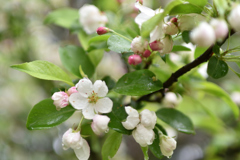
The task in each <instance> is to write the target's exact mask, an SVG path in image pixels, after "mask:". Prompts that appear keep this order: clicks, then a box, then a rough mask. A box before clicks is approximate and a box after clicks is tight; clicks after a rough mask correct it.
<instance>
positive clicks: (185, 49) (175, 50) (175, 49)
mask: <svg viewBox="0 0 240 160" xmlns="http://www.w3.org/2000/svg"><path fill="white" fill-rule="evenodd" d="M178 51H191V49H190V48H187V47H185V46H178V45H175V46H173V49H172V51H171V52H178Z"/></svg>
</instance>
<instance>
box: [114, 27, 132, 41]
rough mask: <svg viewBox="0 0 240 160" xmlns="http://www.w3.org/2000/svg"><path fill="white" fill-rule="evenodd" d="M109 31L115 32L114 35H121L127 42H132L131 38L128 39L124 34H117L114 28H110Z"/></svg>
mask: <svg viewBox="0 0 240 160" xmlns="http://www.w3.org/2000/svg"><path fill="white" fill-rule="evenodd" d="M110 32H112V33H114V34H116V35H118V36H120V37H122V38H124V39H126V40H128V41H129V42H132V40H131V39H129V38H127V37H125V36H123V35H121V34H119V33H117V32H115V31H114V30H112V29H110Z"/></svg>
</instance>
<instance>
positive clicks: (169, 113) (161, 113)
mask: <svg viewBox="0 0 240 160" xmlns="http://www.w3.org/2000/svg"><path fill="white" fill-rule="evenodd" d="M156 115H157V117H158V118H159V119H161V120H162V121H164V122H165V123H167V124H169V125H170V126H172V127H173V128H175V129H177V130H178V131H179V132H183V133H190V134H194V133H195V131H194V127H193V124H192V121H191V120H190V119H189V118H188V117H187V116H186V115H185V114H183V113H182V112H180V111H178V110H176V109H172V108H162V109H159V110H158V111H157V112H156Z"/></svg>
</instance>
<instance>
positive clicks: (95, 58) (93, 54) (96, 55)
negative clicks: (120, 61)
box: [88, 49, 104, 67]
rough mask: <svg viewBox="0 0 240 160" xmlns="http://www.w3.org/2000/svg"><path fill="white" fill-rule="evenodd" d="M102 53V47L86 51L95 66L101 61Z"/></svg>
mask: <svg viewBox="0 0 240 160" xmlns="http://www.w3.org/2000/svg"><path fill="white" fill-rule="evenodd" d="M103 55H104V49H95V50H92V51H90V52H88V57H89V58H90V60H91V62H92V63H93V65H94V66H95V67H97V65H98V64H99V63H100V62H101V60H102V58H103Z"/></svg>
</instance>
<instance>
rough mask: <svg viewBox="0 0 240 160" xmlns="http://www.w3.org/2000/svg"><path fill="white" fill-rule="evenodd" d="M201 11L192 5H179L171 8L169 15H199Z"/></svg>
mask: <svg viewBox="0 0 240 160" xmlns="http://www.w3.org/2000/svg"><path fill="white" fill-rule="evenodd" d="M201 12H202V9H201V8H199V7H198V6H195V5H192V4H179V5H177V6H175V7H173V8H172V10H171V11H170V13H169V14H170V15H181V14H190V13H197V14H200V13H201Z"/></svg>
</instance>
